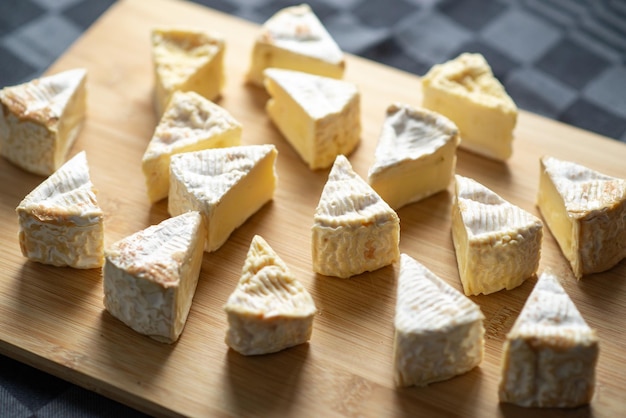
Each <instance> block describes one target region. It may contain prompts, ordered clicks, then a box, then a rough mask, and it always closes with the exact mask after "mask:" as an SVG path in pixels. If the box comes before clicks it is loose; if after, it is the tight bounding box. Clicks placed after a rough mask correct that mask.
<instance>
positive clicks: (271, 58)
mask: <svg viewBox="0 0 626 418" xmlns="http://www.w3.org/2000/svg"><path fill="white" fill-rule="evenodd" d="M266 68H283V69H290V70H295V71H303V72H308V73H311V74H317V75H321V76H325V77H331V78H341V77H342V76H343V72H344V68H345V61H344V57H343V52H342V51H341V50H340V49H339V46H338V45H337V44H336V43H335V41H334V40H333V39H332V37H331V36H330V34H329V33H328V31H327V30H326V28H324V26H323V25H322V23H321V22H320V21H319V19H318V18H317V16H316V15H315V14H314V13H313V11H312V10H311V8H310V7H309V6H308V5H306V4H301V5H298V6H291V7H286V8H284V9H282V10H279V11H278V12H277V13H276V14H275V15H274V16H272V17H271V18H270V19H268V20H267V22H265V23H264V24H263V26H262V28H261V33H260V34H259V36H258V37H257V39H256V40H255V43H254V47H253V49H252V55H251V57H250V68H249V70H248V74H247V76H246V77H247V80H248V81H249V82H251V83H253V84H256V85H258V86H263V78H264V76H263V71H264V70H265V69H266Z"/></svg>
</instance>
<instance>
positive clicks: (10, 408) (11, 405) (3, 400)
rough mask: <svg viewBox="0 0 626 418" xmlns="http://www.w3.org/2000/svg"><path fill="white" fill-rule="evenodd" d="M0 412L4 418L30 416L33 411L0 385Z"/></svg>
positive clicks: (27, 417) (28, 417) (24, 417)
mask: <svg viewBox="0 0 626 418" xmlns="http://www.w3.org/2000/svg"><path fill="white" fill-rule="evenodd" d="M0 414H1V415H2V416H3V417H5V418H30V417H32V416H33V412H32V411H31V410H30V409H28V408H27V407H26V406H25V405H23V404H22V403H21V402H20V401H19V400H17V399H16V398H14V397H13V395H11V393H9V392H8V391H7V390H6V389H5V388H4V387H2V386H0Z"/></svg>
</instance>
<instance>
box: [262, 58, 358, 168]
mask: <svg viewBox="0 0 626 418" xmlns="http://www.w3.org/2000/svg"><path fill="white" fill-rule="evenodd" d="M265 76H266V79H265V87H266V89H267V91H268V93H269V94H270V96H271V98H270V100H269V101H268V102H267V106H266V109H267V113H268V115H269V117H270V119H271V120H272V122H274V124H275V125H276V126H277V127H278V129H279V130H280V132H281V133H282V134H283V136H284V137H285V139H286V140H287V141H288V142H289V143H290V144H291V145H292V146H293V148H294V149H295V150H296V152H297V153H298V155H300V157H301V158H302V159H303V160H304V161H305V162H306V163H307V164H308V165H309V168H311V169H312V170H315V169H323V168H328V167H330V166H331V165H332V164H333V163H334V161H335V157H336V156H337V155H339V154H344V155H349V154H350V153H351V152H352V151H353V150H354V148H355V147H356V146H357V145H358V143H359V141H360V139H361V98H360V97H361V96H360V94H359V90H358V88H357V86H356V85H355V84H353V83H349V82H346V81H342V80H334V79H332V78H327V77H320V76H317V75H311V74H307V73H303V72H299V71H291V70H280V69H275V68H270V69H267V70H265Z"/></svg>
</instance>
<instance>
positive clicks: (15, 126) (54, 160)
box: [0, 68, 87, 176]
mask: <svg viewBox="0 0 626 418" xmlns="http://www.w3.org/2000/svg"><path fill="white" fill-rule="evenodd" d="M86 80H87V71H86V70H84V69H80V68H79V69H73V70H68V71H63V72H60V73H57V74H54V75H50V76H47V77H42V78H38V79H35V80H32V81H30V82H27V83H24V84H20V85H17V86H11V87H5V88H3V89H2V90H0V107H1V108H0V154H1V155H2V156H3V157H5V158H6V159H7V160H9V161H11V162H12V163H13V164H15V165H17V166H18V167H20V168H22V169H24V170H26V171H29V172H31V173H34V174H39V175H43V176H49V175H50V174H52V173H54V172H55V171H56V170H57V169H59V167H61V165H63V163H65V159H66V157H67V154H68V151H69V149H70V148H71V146H72V144H73V143H74V142H75V140H76V137H77V136H78V133H79V131H80V128H81V127H82V125H83V122H84V120H85V117H86V109H87V86H86V82H87V81H86Z"/></svg>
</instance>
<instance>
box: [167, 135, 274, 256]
mask: <svg viewBox="0 0 626 418" xmlns="http://www.w3.org/2000/svg"><path fill="white" fill-rule="evenodd" d="M277 154H278V151H277V150H276V147H275V146H274V145H269V144H267V145H245V146H243V145H242V146H238V147H228V148H215V149H208V150H203V151H195V152H187V153H184V154H177V155H174V156H172V161H171V163H170V192H169V200H168V210H169V213H170V214H171V215H172V216H175V215H179V214H181V213H185V212H187V211H189V210H197V211H199V212H200V213H201V214H202V216H203V217H204V219H205V223H206V228H207V240H206V248H205V251H207V252H212V251H216V250H217V249H219V248H220V247H221V246H222V245H223V244H224V243H225V242H226V240H227V239H228V237H229V236H230V234H231V233H232V232H233V231H234V230H235V229H236V228H238V227H239V226H240V225H241V224H243V223H244V222H245V221H246V220H247V219H248V218H249V217H250V216H252V215H253V214H254V213H256V212H257V211H258V210H259V209H260V208H261V207H262V206H263V205H265V204H266V203H267V202H269V201H270V200H272V199H273V197H274V190H275V189H276V183H277V180H278V179H277V175H276V156H277Z"/></svg>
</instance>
